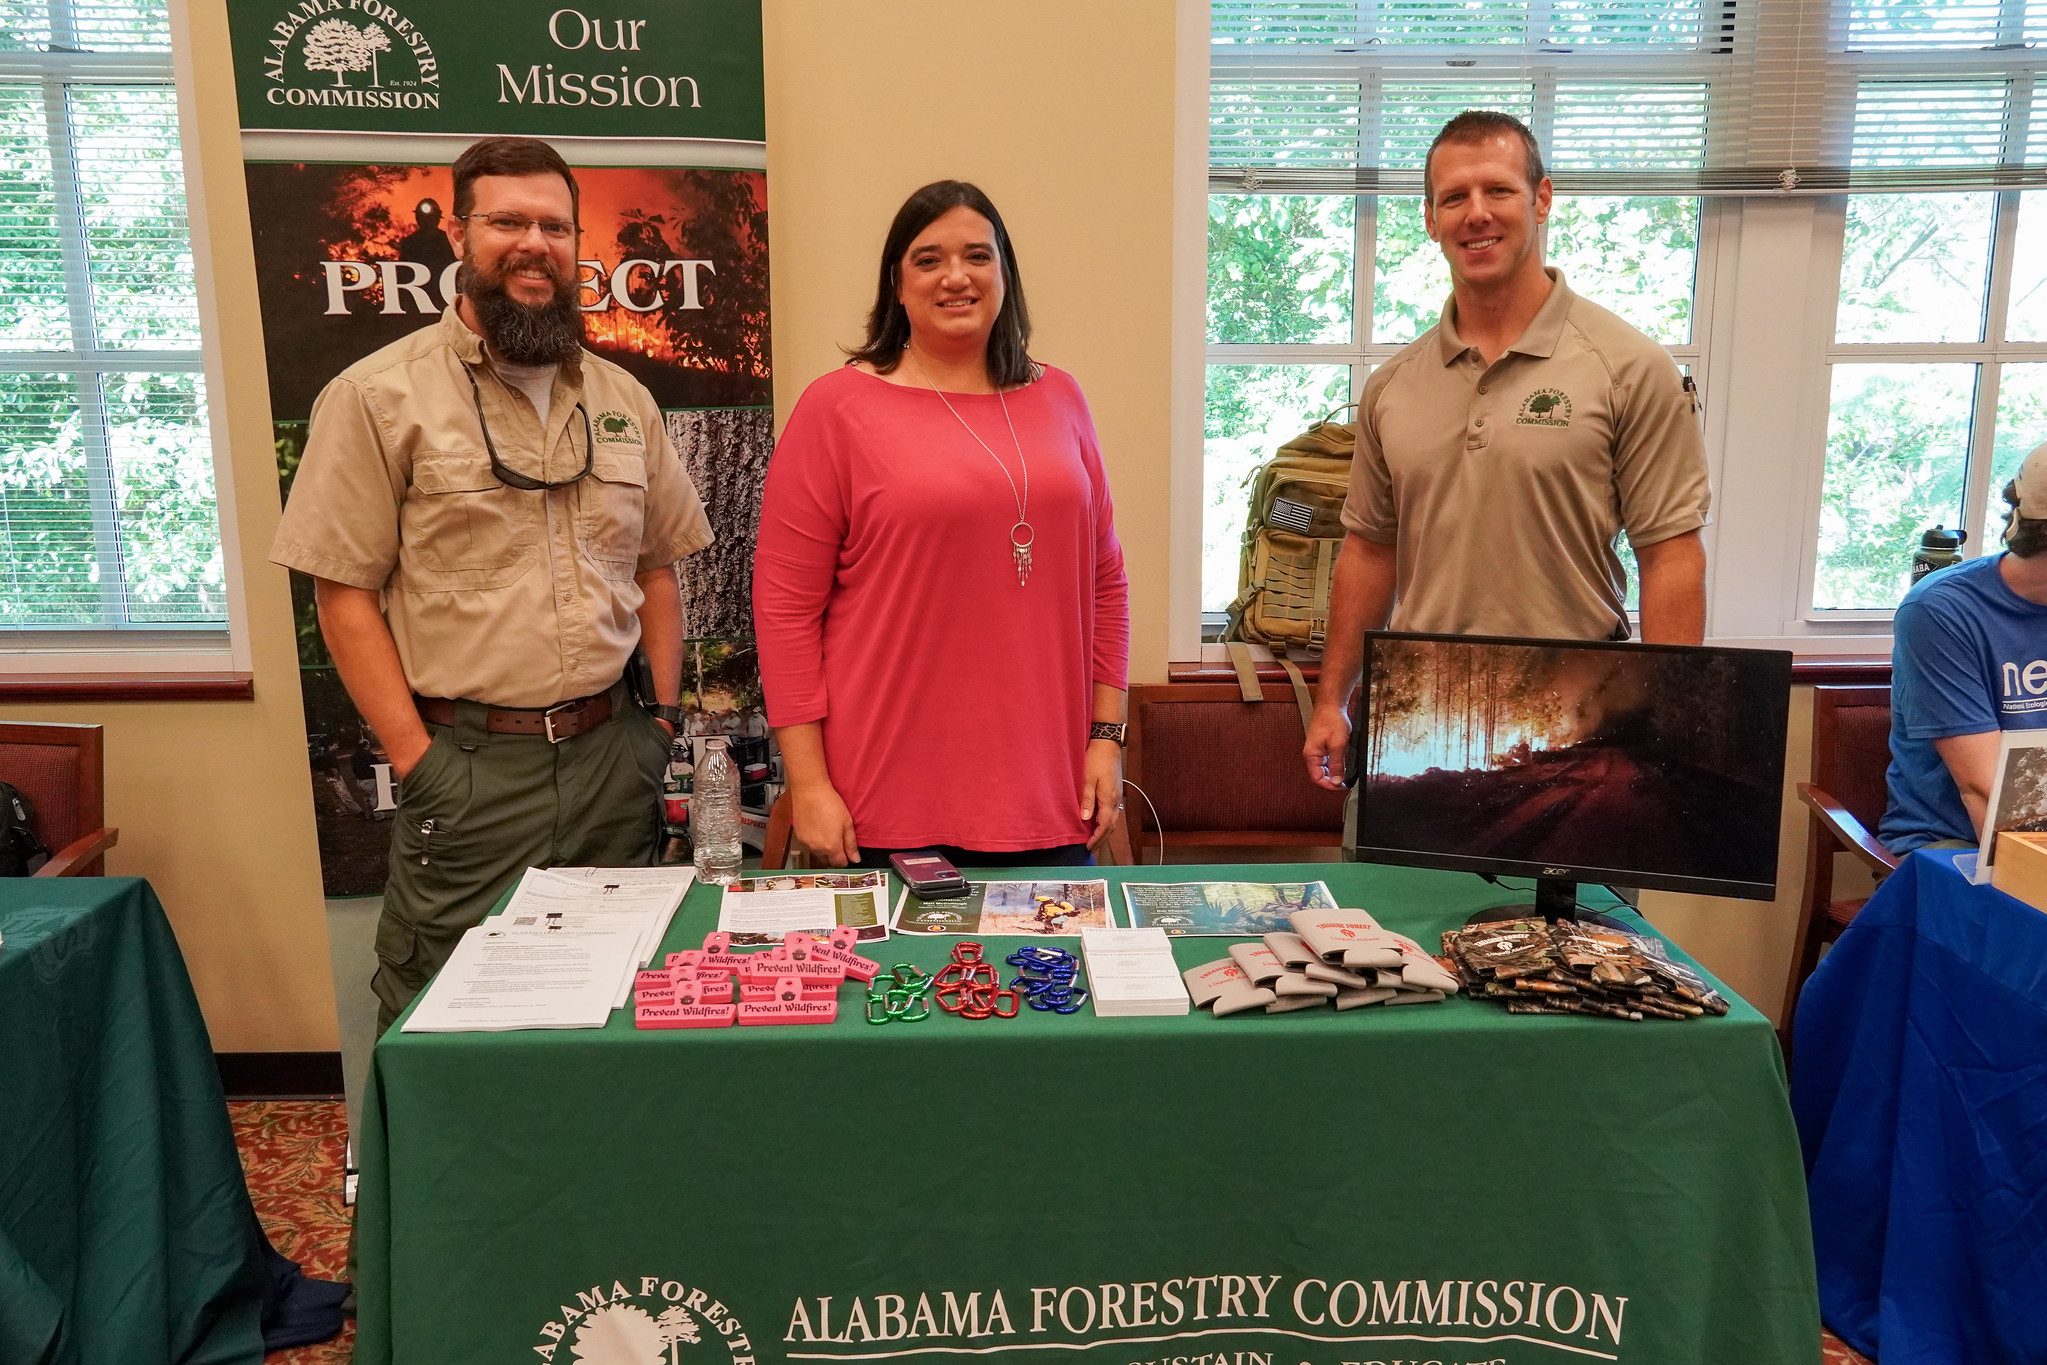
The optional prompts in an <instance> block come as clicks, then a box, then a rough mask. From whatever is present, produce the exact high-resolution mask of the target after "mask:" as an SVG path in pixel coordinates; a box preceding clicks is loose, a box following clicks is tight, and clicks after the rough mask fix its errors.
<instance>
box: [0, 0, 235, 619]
mask: <svg viewBox="0 0 2047 1365" xmlns="http://www.w3.org/2000/svg"><path fill="white" fill-rule="evenodd" d="M0 261H4V263H5V265H4V269H5V288H4V289H0V562H4V567H0V631H10V632H21V631H30V630H34V631H50V630H56V629H69V630H74V631H75V630H78V629H86V630H133V629H136V628H142V629H148V630H162V629H166V628H175V627H190V626H199V627H210V628H217V627H219V626H220V625H222V624H224V623H225V621H226V609H225V596H224V592H223V584H222V571H221V553H220V532H219V522H218V516H217V512H216V508H215V504H214V492H213V463H212V452H211V447H210V442H209V439H208V432H207V422H206V394H205V387H204V379H203V375H202V368H203V366H202V361H201V357H200V353H199V319H198V302H197V295H196V293H195V290H194V285H193V273H192V247H191V234H190V230H189V228H188V225H187V223H186V218H185V186H184V170H183V163H182V161H181V159H180V155H179V148H178V110H177V95H176V91H175V89H174V88H173V86H172V81H171V71H170V34H169V28H168V22H167V19H166V16H165V11H164V7H163V5H162V4H161V3H150V2H149V0H69V2H68V3H52V4H32V3H25V0H0ZM12 641H13V643H14V644H16V645H17V646H19V645H20V644H21V643H22V640H21V637H20V636H19V635H15V636H13V637H12Z"/></svg>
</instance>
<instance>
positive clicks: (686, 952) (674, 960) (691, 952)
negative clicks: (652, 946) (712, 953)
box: [663, 948, 704, 968]
mask: <svg viewBox="0 0 2047 1365" xmlns="http://www.w3.org/2000/svg"><path fill="white" fill-rule="evenodd" d="M703 960H704V950H703V949H701V948H685V949H683V950H682V951H681V952H679V953H670V954H669V955H668V956H667V957H666V958H665V959H663V965H665V966H667V967H670V968H674V967H696V966H701V965H702V964H703Z"/></svg>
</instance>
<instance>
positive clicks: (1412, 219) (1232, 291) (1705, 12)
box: [1200, 0, 1728, 633]
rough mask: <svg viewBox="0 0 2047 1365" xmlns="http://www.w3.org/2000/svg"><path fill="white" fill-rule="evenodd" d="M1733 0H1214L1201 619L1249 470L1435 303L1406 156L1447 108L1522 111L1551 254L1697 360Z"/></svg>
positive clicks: (1418, 327)
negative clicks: (1715, 105) (1706, 185)
mask: <svg viewBox="0 0 2047 1365" xmlns="http://www.w3.org/2000/svg"><path fill="white" fill-rule="evenodd" d="M1727 10H1728V7H1727V6H1726V5H1724V4H1723V3H1720V0H1693V2H1692V3H1689V4H1687V3H1682V2H1680V3H1676V4H1648V3H1643V4H1631V3H1627V2H1626V0H1602V3H1601V4H1599V5H1596V6H1592V5H1585V6H1580V5H1575V4H1570V3H1561V2H1560V3H1554V4H1547V5H1543V6H1541V15H1543V16H1547V17H1546V18H1543V17H1540V16H1538V15H1537V13H1536V11H1535V10H1533V9H1531V7H1530V5H1528V4H1527V3H1522V2H1521V0H1479V2H1478V3H1463V0H1459V2H1458V3H1450V0H1442V3H1432V2H1431V0H1413V3H1407V4H1402V5H1399V6H1381V5H1353V4H1345V3H1290V4H1264V3H1258V2H1257V0H1244V2H1242V3H1233V2H1232V0H1216V3H1215V4H1214V6H1213V10H1212V16H1213V17H1212V47H1211V61H1210V75H1211V84H1210V117H1209V167H1210V169H1209V197H1208V309H1207V337H1206V358H1207V379H1206V384H1205V386H1204V390H1205V404H1204V413H1203V417H1204V421H1203V437H1204V443H1203V444H1204V450H1203V457H1204V458H1203V499H1202V528H1201V532H1202V560H1201V563H1202V572H1201V593H1200V599H1201V607H1202V612H1203V617H1204V622H1205V623H1206V625H1207V626H1208V628H1209V630H1210V633H1213V631H1214V629H1215V628H1217V627H1219V625H1220V623H1221V615H1220V614H1221V613H1222V612H1223V611H1224V609H1225V608H1227V607H1228V605H1229V603H1230V601H1231V600H1232V599H1233V598H1234V597H1235V595H1236V591H1237V577H1238V562H1239V557H1240V549H1241V538H1242V535H1243V522H1244V515H1245V509H1246V503H1247V501H1248V493H1249V489H1248V485H1247V482H1246V480H1247V476H1248V475H1249V474H1250V473H1251V471H1252V470H1253V469H1254V468H1255V467H1256V466H1257V465H1258V464H1259V462H1261V461H1262V460H1264V459H1266V458H1268V457H1269V456H1270V455H1271V454H1272V452H1273V451H1274V450H1275V449H1276V448H1277V447H1278V446H1279V445H1280V444H1281V443H1282V442H1284V441H1285V440H1287V439H1288V438H1289V437H1291V436H1294V435H1297V434H1299V433H1300V432H1302V431H1303V430H1305V429H1306V428H1307V427H1308V425H1309V424H1310V423H1311V422H1313V421H1314V420H1316V419H1317V418H1320V417H1323V416H1325V415H1328V414H1330V413H1331V412H1333V411H1335V410H1336V409H1338V408H1340V407H1341V406H1343V405H1344V404H1346V403H1348V402H1350V401H1352V400H1353V399H1354V398H1355V397H1356V396H1357V395H1358V393H1359V392H1360V391H1361V390H1362V389H1363V387H1364V382H1365V376H1366V375H1367V374H1369V373H1370V371H1371V369H1372V368H1373V366H1374V365H1376V364H1378V363H1380V362H1382V361H1384V360H1385V359H1387V358H1388V357H1390V356H1392V355H1393V354H1394V353H1395V352H1397V351H1398V350H1399V349H1400V348H1401V347H1402V346H1404V345H1406V344H1407V343H1409V342H1411V341H1413V340H1414V339H1415V338H1416V337H1418V336H1420V335H1421V334H1422V333H1423V332H1425V331H1427V330H1428V329H1429V328H1430V327H1432V326H1434V325H1435V323H1436V320H1437V318H1438V317H1439V316H1440V314H1441V312H1442V308H1443V303H1444V300H1445V299H1446V298H1447V297H1448V295H1449V292H1450V278H1449V269H1448V266H1447V265H1446V264H1445V262H1444V260H1443V256H1442V253H1441V252H1440V251H1439V250H1438V249H1437V247H1436V245H1435V244H1434V243H1433V242H1431V241H1430V240H1429V238H1428V234H1427V232H1426V230H1425V229H1424V226H1423V221H1422V201H1421V195H1420V191H1421V172H1422V164H1423V161H1424V158H1425V156H1426V153H1427V151H1428V146H1429V143H1430V142H1431V141H1432V140H1433V139H1434V138H1435V135H1436V132H1437V130H1438V129H1439V128H1441V127H1442V125H1443V124H1444V123H1445V122H1447V121H1448V120H1449V119H1450V118H1451V117H1452V116H1454V115H1455V114H1457V113H1459V112H1460V111H1462V110H1465V109H1474V108H1489V109H1500V110H1505V111H1507V112H1509V113H1513V114H1515V115H1517V116H1519V117H1520V118H1522V119H1523V120H1524V121H1525V122H1527V123H1528V124H1529V126H1530V127H1531V128H1532V129H1533V130H1534V131H1535V133H1536V136H1537V138H1538V140H1539V141H1541V142H1542V144H1543V148H1544V157H1545V160H1546V162H1547V163H1548V165H1549V169H1550V172H1551V175H1552V177H1553V178H1554V179H1555V181H1556V183H1557V185H1558V189H1559V196H1558V198H1557V201H1556V205H1555V208H1554V210H1553V212H1552V215H1551V218H1550V222H1549V225H1548V229H1547V239H1546V250H1547V254H1548V259H1549V261H1550V263H1551V264H1553V265H1556V266H1558V267H1560V268H1561V269H1562V270H1563V272H1564V274H1565V276H1566V278H1575V279H1577V280H1579V281H1581V282H1583V281H1587V280H1597V281H1598V284H1597V287H1596V288H1595V289H1593V290H1592V291H1590V292H1592V293H1593V294H1594V295H1595V297H1596V298H1597V301H1598V302H1599V303H1600V304H1602V305H1603V306H1605V307H1608V308H1611V309H1613V310H1614V311H1615V312H1617V313H1619V314H1621V316H1623V317H1625V318H1627V319H1628V320H1629V321H1630V322H1633V323H1634V324H1635V325H1636V326H1638V327H1640V328H1642V329H1643V330H1644V331H1645V332H1647V333H1648V334H1649V335H1651V336H1653V337H1655V338H1656V339H1657V340H1659V341H1662V342H1663V343H1664V344H1665V345H1667V346H1669V347H1670V348H1671V351H1672V353H1673V355H1674V356H1676V357H1677V359H1678V360H1679V362H1680V363H1681V364H1683V365H1685V366H1686V367H1687V368H1688V369H1689V370H1690V371H1692V372H1693V373H1694V374H1695V375H1699V374H1701V371H1702V368H1703V365H1704V353H1703V347H1702V334H1703V329H1702V328H1701V327H1700V326H1699V325H1698V318H1697V312H1698V302H1697V300H1698V298H1699V297H1700V292H1699V291H1698V290H1697V288H1696V285H1697V282H1698V279H1699V274H1700V243H1701V238H1702V235H1703V234H1704V233H1705V231H1706V228H1707V220H1708V217H1709V215H1708V212H1707V209H1706V206H1705V202H1704V200H1703V199H1702V198H1701V197H1700V196H1699V195H1698V194H1697V193H1696V192H1694V193H1683V192H1681V191H1683V190H1693V191H1696V190H1697V188H1698V184H1697V181H1698V178H1699V175H1700V173H1701V172H1702V171H1703V168H1704V167H1705V164H1706V152H1707V122H1708V118H1707V115H1708V109H1709V104H1710V100H1711V97H1712V89H1713V81H1714V80H1716V79H1718V78H1720V76H1721V75H1722V74H1723V72H1724V68H1725V65H1726V58H1725V54H1724V48H1725V45H1726V39H1725V37H1724V33H1723V28H1724V14H1725V12H1727ZM1532 25H1541V26H1542V27H1540V28H1537V27H1531V26H1532ZM1446 67H1447V68H1450V70H1448V71H1446ZM1673 191H1679V192H1673ZM1629 567H1630V575H1629V576H1630V579H1631V581H1632V579H1633V577H1634V575H1633V569H1632V563H1630V566H1629Z"/></svg>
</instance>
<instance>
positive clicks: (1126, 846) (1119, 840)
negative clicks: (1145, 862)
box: [1100, 819, 1137, 867]
mask: <svg viewBox="0 0 2047 1365" xmlns="http://www.w3.org/2000/svg"><path fill="white" fill-rule="evenodd" d="M1100 855H1101V858H1100V860H1101V862H1102V863H1103V865H1104V866H1107V867H1129V866H1131V865H1133V864H1134V863H1136V861H1137V857H1136V855H1135V854H1134V853H1132V852H1131V848H1130V821H1129V820H1127V819H1125V820H1118V821H1117V822H1116V828H1115V829H1114V830H1112V831H1111V832H1110V834H1109V837H1108V838H1107V839H1105V840H1103V842H1102V847H1101V850H1100Z"/></svg>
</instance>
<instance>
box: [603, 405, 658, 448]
mask: <svg viewBox="0 0 2047 1365" xmlns="http://www.w3.org/2000/svg"><path fill="white" fill-rule="evenodd" d="M591 425H592V426H593V427H595V428H596V430H597V444H598V445H601V446H643V445H645V444H646V441H645V440H644V439H642V438H641V436H640V424H639V422H638V421H637V420H636V419H635V418H634V417H633V415H632V414H631V413H629V412H620V411H618V410H617V409H615V408H610V409H606V410H605V411H603V412H600V413H598V414H597V418H596V420H595V421H594V422H592V423H591Z"/></svg>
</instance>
